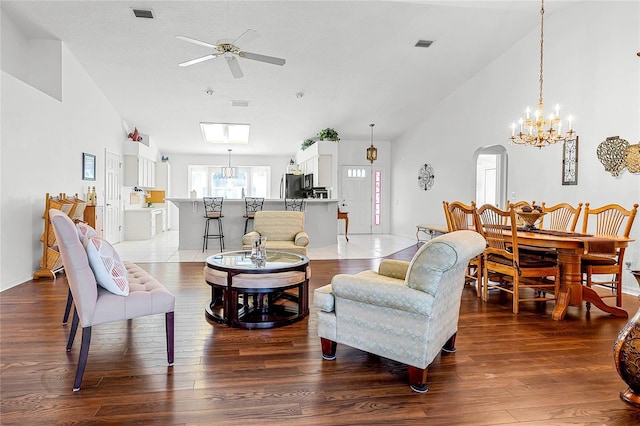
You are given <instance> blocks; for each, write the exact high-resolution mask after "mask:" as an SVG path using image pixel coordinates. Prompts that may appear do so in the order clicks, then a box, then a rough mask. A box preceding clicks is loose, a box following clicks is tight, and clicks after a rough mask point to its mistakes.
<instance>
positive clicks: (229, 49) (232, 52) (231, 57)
mask: <svg viewBox="0 0 640 426" xmlns="http://www.w3.org/2000/svg"><path fill="white" fill-rule="evenodd" d="M257 34H258V33H257V32H256V31H254V30H252V29H248V30H247V31H245V32H244V33H242V34H241V35H240V36H239V37H238V38H236V39H235V40H233V41H232V42H230V43H227V42H218V44H211V43H207V42H206V41H202V40H197V39H195V38H191V37H187V36H183V35H177V36H176V38H177V39H178V40H182V41H186V42H189V43H193V44H196V45H198V46H202V47H206V48H209V49H212V50H213V52H211V53H209V54H207V55H204V56H201V57H199V58H195V59H191V60H188V61H185V62H181V63H179V64H178V66H180V67H188V66H191V65H195V64H199V63H200V62H204V61H208V60H209V59H213V58H216V57H218V56H224V58H225V60H226V61H227V65H228V66H229V70H230V71H231V75H232V76H233V77H234V78H242V77H244V73H243V72H242V69H241V68H240V64H239V63H238V59H237V58H238V57H240V58H243V59H250V60H252V61H259V62H265V63H267V64H272V65H279V66H282V65H284V64H285V63H286V61H285V60H284V59H282V58H276V57H274V56H267V55H261V54H258V53H252V52H246V51H244V50H241V49H240V48H239V47H238V46H237V44H238V41H239V40H241V41H244V42H248V41H250V40H249V39H253V38H255V37H257Z"/></svg>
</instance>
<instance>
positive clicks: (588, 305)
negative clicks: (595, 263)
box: [585, 266, 592, 312]
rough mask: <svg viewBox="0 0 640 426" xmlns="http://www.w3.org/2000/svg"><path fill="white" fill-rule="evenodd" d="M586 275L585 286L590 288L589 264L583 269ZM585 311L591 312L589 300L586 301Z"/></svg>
mask: <svg viewBox="0 0 640 426" xmlns="http://www.w3.org/2000/svg"><path fill="white" fill-rule="evenodd" d="M585 272H586V275H587V279H586V284H587V287H589V288H591V272H592V270H591V266H587V270H586V271H585ZM587 312H591V302H587Z"/></svg>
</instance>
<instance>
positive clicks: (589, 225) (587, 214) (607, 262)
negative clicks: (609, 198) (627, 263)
mask: <svg viewBox="0 0 640 426" xmlns="http://www.w3.org/2000/svg"><path fill="white" fill-rule="evenodd" d="M637 212H638V204H634V205H633V207H632V208H631V209H629V210H627V209H625V208H624V207H622V206H621V205H618V204H607V205H604V206H602V207H598V208H591V206H590V205H589V203H586V204H585V205H584V217H583V220H582V233H583V234H593V235H594V236H595V237H604V238H607V237H624V238H629V234H630V233H631V227H632V226H633V221H634V219H635V217H636V214H637ZM603 251H605V252H603V253H597V252H595V253H594V252H589V253H586V254H584V255H583V256H582V262H581V263H582V265H581V268H582V276H583V283H584V285H586V286H587V287H592V286H594V285H596V286H599V287H601V288H606V289H608V290H610V293H609V294H600V297H601V298H605V297H615V299H616V306H617V307H622V267H623V262H624V252H625V249H624V248H618V249H615V248H614V247H611V250H603ZM594 275H604V276H605V277H606V276H608V278H610V279H607V278H599V280H598V281H595V280H594V279H593V277H594ZM590 308H591V304H590V303H587V311H589V310H590Z"/></svg>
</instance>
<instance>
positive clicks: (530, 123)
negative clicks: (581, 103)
mask: <svg viewBox="0 0 640 426" xmlns="http://www.w3.org/2000/svg"><path fill="white" fill-rule="evenodd" d="M538 81H539V83H540V92H539V93H538V107H537V108H536V110H535V111H533V116H531V115H530V114H531V112H532V111H531V110H530V109H529V108H527V110H526V111H525V116H524V117H522V116H520V119H519V120H518V123H519V124H520V128H519V132H517V133H516V123H512V124H511V142H512V143H514V144H516V145H532V146H536V147H538V148H541V147H543V146H546V145H551V144H555V143H558V142H562V143H563V142H565V141H567V140H572V139H575V132H574V131H573V128H572V127H571V122H572V120H573V118H572V117H571V116H568V117H567V122H568V124H569V126H568V127H569V129H568V131H567V132H566V134H562V119H561V118H560V112H559V111H560V106H559V105H556V108H555V113H552V114H550V115H549V116H547V117H545V115H544V104H543V99H542V88H543V86H544V0H541V7H540V78H539V79H538Z"/></svg>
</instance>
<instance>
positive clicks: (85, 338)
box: [73, 327, 91, 392]
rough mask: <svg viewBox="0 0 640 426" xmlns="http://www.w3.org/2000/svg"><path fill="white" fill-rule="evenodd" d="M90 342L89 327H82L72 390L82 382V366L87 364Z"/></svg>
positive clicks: (76, 389)
mask: <svg viewBox="0 0 640 426" xmlns="http://www.w3.org/2000/svg"><path fill="white" fill-rule="evenodd" d="M90 344H91V327H84V328H83V329H82V346H81V347H80V358H78V370H77V371H76V379H75V381H74V382H73V391H74V392H77V391H79V390H80V385H81V384H82V376H84V368H85V367H86V366H87V358H88V357H89V345H90Z"/></svg>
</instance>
